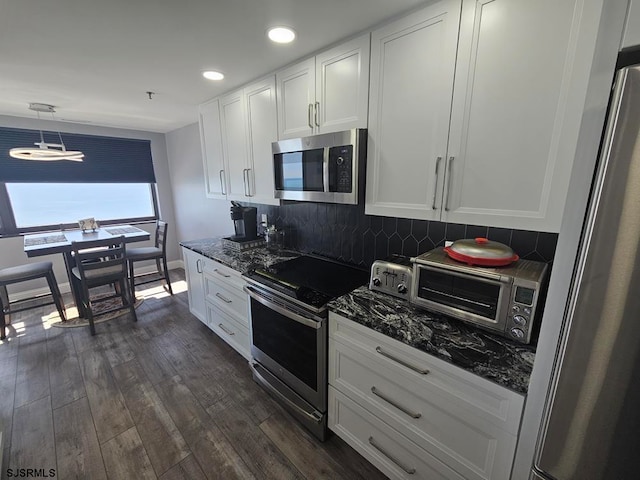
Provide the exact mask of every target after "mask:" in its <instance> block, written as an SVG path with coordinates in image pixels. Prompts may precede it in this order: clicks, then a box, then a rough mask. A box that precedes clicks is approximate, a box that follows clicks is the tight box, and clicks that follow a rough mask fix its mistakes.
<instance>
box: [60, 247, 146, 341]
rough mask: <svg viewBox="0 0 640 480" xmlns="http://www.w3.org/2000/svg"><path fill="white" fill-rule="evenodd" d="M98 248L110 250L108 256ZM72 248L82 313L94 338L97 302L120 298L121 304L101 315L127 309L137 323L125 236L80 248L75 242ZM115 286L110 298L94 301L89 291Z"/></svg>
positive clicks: (104, 311)
mask: <svg viewBox="0 0 640 480" xmlns="http://www.w3.org/2000/svg"><path fill="white" fill-rule="evenodd" d="M98 247H109V251H108V256H106V255H105V250H104V249H101V248H98ZM72 248H73V253H74V258H75V262H76V266H75V267H73V268H72V269H71V272H72V273H73V275H74V277H75V278H76V279H77V280H78V281H79V287H80V288H79V291H80V292H81V296H82V298H81V301H82V310H83V311H84V313H85V315H86V317H87V320H89V329H90V330H91V335H95V334H96V329H95V325H94V323H93V321H94V312H93V306H94V305H95V304H96V303H100V302H104V301H106V300H111V299H113V298H120V299H121V301H122V305H118V306H116V307H113V308H109V309H106V310H103V311H101V312H100V314H101V315H102V314H106V313H110V312H114V311H117V310H122V309H125V308H128V309H129V311H130V312H131V315H133V321H134V322H136V321H138V317H137V316H136V309H135V297H134V296H133V293H132V292H131V291H130V290H129V279H128V276H127V250H126V246H125V243H124V237H123V236H121V237H115V238H111V239H106V240H96V241H95V242H82V245H81V246H80V245H79V244H77V243H76V242H72ZM105 285H110V286H113V285H115V286H116V288H115V292H114V293H113V294H111V295H109V294H107V295H105V296H100V297H98V298H95V297H94V298H93V299H92V298H91V296H90V292H89V291H90V290H91V289H92V288H95V287H100V286H105Z"/></svg>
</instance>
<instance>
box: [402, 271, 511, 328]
mask: <svg viewBox="0 0 640 480" xmlns="http://www.w3.org/2000/svg"><path fill="white" fill-rule="evenodd" d="M414 282H415V284H414V288H413V295H412V299H413V301H414V303H415V304H416V305H418V306H422V307H425V308H427V309H431V310H435V311H437V312H441V313H444V314H446V315H449V316H452V317H454V318H458V319H460V320H464V321H467V322H470V323H473V324H476V325H478V326H482V327H485V328H489V329H491V330H495V331H498V332H504V331H505V328H506V318H507V314H508V312H507V309H508V308H509V299H510V297H511V286H512V282H513V281H512V279H510V278H509V277H497V278H496V277H493V276H492V277H490V278H489V277H483V276H480V275H478V276H476V275H470V274H467V273H462V272H456V271H452V270H446V269H441V268H436V267H431V266H427V265H417V276H416V278H414Z"/></svg>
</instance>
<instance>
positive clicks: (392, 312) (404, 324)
mask: <svg viewBox="0 0 640 480" xmlns="http://www.w3.org/2000/svg"><path fill="white" fill-rule="evenodd" d="M329 309H330V310H331V311H333V312H335V313H337V314H339V315H342V316H343V317H346V318H348V319H349V320H353V321H355V322H357V323H359V324H361V325H364V326H365V327H368V328H371V329H372V330H375V331H377V332H380V333H382V334H384V335H386V336H388V337H391V338H394V339H396V340H399V341H400V342H402V343H404V344H406V345H409V346H411V347H414V348H417V349H418V350H422V351H423V352H426V353H428V354H430V355H433V356H435V357H438V358H441V359H443V360H445V361H447V362H449V363H452V364H454V365H456V366H458V367H461V368H463V369H465V370H467V371H469V372H472V373H475V374H476V375H479V376H480V377H483V378H486V379H488V380H491V381H492V382H494V383H497V384H499V385H502V386H503V387H507V388H509V389H511V390H513V391H515V392H518V393H521V394H526V393H527V388H528V386H529V377H530V375H531V369H532V368H533V360H534V358H535V347H533V346H530V345H521V344H518V343H515V342H512V341H511V340H507V339H505V338H503V337H500V336H497V335H493V334H491V333H488V332H485V331H483V330H480V329H477V328H474V327H472V326H468V325H466V324H465V323H463V322H460V321H458V320H455V319H451V318H448V317H446V316H444V315H440V314H438V313H433V312H427V311H426V310H422V309H417V308H415V307H413V306H412V305H411V304H409V302H407V301H406V300H402V299H400V298H396V297H392V296H390V295H386V294H384V293H380V292H372V291H371V290H369V289H368V288H367V287H360V288H357V289H356V290H354V291H353V292H351V293H348V294H346V295H343V296H342V297H339V298H337V299H336V300H333V301H332V302H331V303H329Z"/></svg>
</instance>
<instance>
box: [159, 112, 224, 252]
mask: <svg viewBox="0 0 640 480" xmlns="http://www.w3.org/2000/svg"><path fill="white" fill-rule="evenodd" d="M166 136H167V154H168V156H169V170H170V172H171V187H172V188H173V198H174V202H175V208H176V212H178V214H177V215H176V231H177V235H178V241H183V240H196V239H199V238H206V237H215V236H223V235H229V234H231V233H233V222H232V221H231V219H230V217H229V207H230V205H231V204H230V203H229V202H227V201H225V200H214V199H211V198H207V197H206V195H205V187H204V168H203V166H202V151H201V150H200V129H199V127H198V124H197V123H194V124H192V125H187V126H186V127H183V128H180V129H178V130H174V131H172V132H169V133H167V135H166Z"/></svg>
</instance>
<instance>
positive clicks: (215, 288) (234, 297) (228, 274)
mask: <svg viewBox="0 0 640 480" xmlns="http://www.w3.org/2000/svg"><path fill="white" fill-rule="evenodd" d="M182 252H183V257H184V262H185V272H186V278H187V285H188V292H189V311H190V312H191V313H192V314H193V315H195V316H196V317H197V318H198V319H199V320H200V321H201V322H202V323H204V324H205V325H206V326H207V327H209V328H210V329H211V330H213V331H214V332H215V333H216V334H217V335H218V336H219V337H220V338H222V339H223V340H224V341H225V342H227V343H228V344H229V345H230V346H231V347H233V348H234V349H235V350H236V351H237V352H238V353H240V355H242V356H244V357H245V358H247V359H248V358H249V355H250V353H249V352H250V348H249V315H248V310H247V308H248V305H247V298H246V294H245V293H244V291H243V290H242V288H243V287H244V285H245V282H244V280H243V279H242V277H241V276H240V273H238V272H236V271H235V270H233V269H232V268H229V267H227V266H225V265H222V264H221V263H218V262H216V261H215V260H212V259H210V258H207V257H204V256H203V255H200V254H199V253H196V252H193V251H191V250H189V249H187V248H183V249H182Z"/></svg>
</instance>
